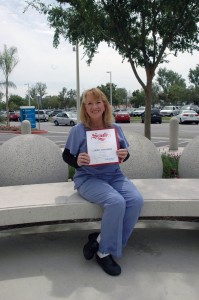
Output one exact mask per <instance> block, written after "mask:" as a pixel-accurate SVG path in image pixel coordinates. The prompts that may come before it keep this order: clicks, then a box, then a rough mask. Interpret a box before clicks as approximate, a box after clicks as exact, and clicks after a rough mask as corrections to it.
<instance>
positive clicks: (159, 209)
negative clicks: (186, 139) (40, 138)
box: [0, 179, 199, 229]
mask: <svg viewBox="0 0 199 300" xmlns="http://www.w3.org/2000/svg"><path fill="white" fill-rule="evenodd" d="M133 182H134V184H135V185H136V186H137V188H138V189H139V190H140V192H141V193H142V195H143V197H144V200H145V203H144V207H143V209H142V212H141V217H199V179H135V180H133ZM101 215H102V210H101V208H100V207H98V206H97V205H95V204H91V203H89V202H87V201H85V200H84V199H82V198H81V197H80V196H79V195H78V193H77V192H76V191H74V185H73V182H62V183H49V184H48V183H47V184H45V183H44V184H33V185H20V186H7V187H0V228H1V229H2V228H5V227H6V226H10V225H12V226H13V225H19V224H31V223H34V224H35V223H38V224H39V223H47V222H54V221H72V220H77V221H78V220H79V221H80V220H85V219H92V220H93V219H100V218H101Z"/></svg>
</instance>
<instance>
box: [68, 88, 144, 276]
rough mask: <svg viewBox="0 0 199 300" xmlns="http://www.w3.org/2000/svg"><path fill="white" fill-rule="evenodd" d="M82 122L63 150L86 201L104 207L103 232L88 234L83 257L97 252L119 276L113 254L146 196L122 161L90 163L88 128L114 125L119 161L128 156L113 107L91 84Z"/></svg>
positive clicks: (108, 269)
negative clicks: (127, 175) (122, 169)
mask: <svg viewBox="0 0 199 300" xmlns="http://www.w3.org/2000/svg"><path fill="white" fill-rule="evenodd" d="M80 119H81V123H80V124H78V125H76V126H74V127H72V129H71V131H70V134H69V136H68V139H67V142H66V146H65V149H64V152H63V159H64V161H65V162H66V163H68V164H69V165H71V166H73V167H74V168H75V175H74V183H75V189H77V191H78V192H79V194H80V195H81V196H82V197H83V198H85V199H86V200H87V201H89V202H92V203H96V204H98V205H100V206H101V207H103V210H104V212H103V216H102V220H101V231H100V233H92V234H90V235H89V236H88V242H87V243H86V244H85V246H84V248H83V254H84V257H85V258H86V259H87V260H90V259H92V258H93V257H94V255H96V261H97V263H98V264H99V265H100V266H101V267H102V269H103V270H104V271H105V272H106V273H107V274H109V275H112V276H117V275H119V274H120V273H121V267H120V266H119V265H118V263H117V262H116V261H115V260H114V258H113V257H120V256H121V254H122V248H123V247H125V245H126V243H127V241H128V239H129V237H130V235H131V233H132V231H133V228H134V226H135V224H136V222H137V220H138V218H139V215H140V210H141V207H142V205H143V198H142V196H141V194H140V193H139V191H138V190H137V189H136V187H135V186H134V185H133V183H132V182H131V181H130V180H129V179H127V178H126V177H125V176H124V175H123V174H122V172H121V170H120V167H119V163H115V164H102V165H97V166H93V165H89V163H90V157H89V155H88V153H87V141H86V132H87V131H88V130H95V131H96V130H98V129H109V128H115V129H116V134H117V138H118V143H119V149H118V150H117V151H116V154H117V156H118V159H119V161H120V163H122V162H124V161H126V160H127V159H128V158H129V153H128V150H127V148H128V146H129V145H128V142H127V140H126V138H125V136H124V134H123V131H122V129H121V127H120V126H119V125H117V124H114V123H112V112H111V107H110V105H109V103H108V101H107V98H106V96H105V95H104V94H103V93H102V92H101V91H100V90H99V89H98V88H92V89H89V90H86V91H85V92H84V93H83V98H82V103H81V108H80Z"/></svg>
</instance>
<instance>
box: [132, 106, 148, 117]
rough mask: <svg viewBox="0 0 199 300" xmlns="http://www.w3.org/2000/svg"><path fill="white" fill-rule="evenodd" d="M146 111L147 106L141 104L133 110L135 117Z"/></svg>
mask: <svg viewBox="0 0 199 300" xmlns="http://www.w3.org/2000/svg"><path fill="white" fill-rule="evenodd" d="M144 112H145V107H144V106H140V107H138V108H136V109H135V110H134V112H133V116H134V117H140V116H141V115H142V114H143V113H144Z"/></svg>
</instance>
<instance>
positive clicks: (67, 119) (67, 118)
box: [52, 111, 77, 126]
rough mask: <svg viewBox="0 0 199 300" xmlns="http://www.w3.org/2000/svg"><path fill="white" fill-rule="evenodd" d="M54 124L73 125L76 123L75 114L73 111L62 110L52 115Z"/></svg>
mask: <svg viewBox="0 0 199 300" xmlns="http://www.w3.org/2000/svg"><path fill="white" fill-rule="evenodd" d="M52 120H53V123H54V124H55V126H59V125H69V126H74V125H76V124H77V114H76V113H74V112H70V111H69V112H68V111H63V112H60V113H58V114H57V115H56V116H54V117H52Z"/></svg>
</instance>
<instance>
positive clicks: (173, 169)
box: [161, 154, 180, 178]
mask: <svg viewBox="0 0 199 300" xmlns="http://www.w3.org/2000/svg"><path fill="white" fill-rule="evenodd" d="M161 158H162V163H163V175H162V178H176V177H177V178H178V177H179V175H178V163H179V158H180V155H175V154H162V155H161Z"/></svg>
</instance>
